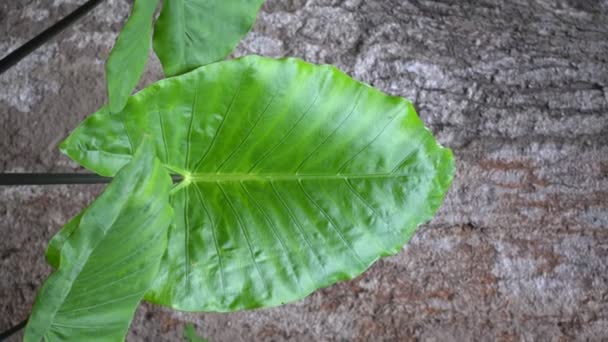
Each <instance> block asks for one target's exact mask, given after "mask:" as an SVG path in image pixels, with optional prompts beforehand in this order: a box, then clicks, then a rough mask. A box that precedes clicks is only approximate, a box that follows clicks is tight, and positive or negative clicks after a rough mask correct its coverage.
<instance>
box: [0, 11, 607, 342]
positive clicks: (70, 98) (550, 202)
mask: <svg viewBox="0 0 608 342" xmlns="http://www.w3.org/2000/svg"><path fill="white" fill-rule="evenodd" d="M82 2H83V1H82V0H81V1H77V0H53V1H43V0H27V1H16V0H9V1H2V2H0V56H4V55H6V54H7V53H8V52H9V51H10V50H11V49H13V48H15V47H16V46H18V45H19V44H21V43H23V42H24V41H26V40H27V39H29V38H31V37H32V36H34V35H35V34H36V33H38V32H40V31H41V30H42V29H44V28H45V27H47V26H48V25H50V24H51V23H53V22H55V21H56V20H58V18H60V17H61V16H63V15H65V14H66V13H68V12H69V11H71V10H73V9H74V8H76V7H77V6H78V5H79V4H80V3H82ZM128 11H129V2H128V1H123V0H108V1H106V2H104V3H103V4H102V5H101V6H99V7H98V9H96V10H95V11H94V13H92V14H91V15H90V16H88V17H87V18H85V19H84V20H82V21H80V22H79V23H78V24H77V25H75V26H73V27H72V28H70V29H68V30H67V31H65V32H64V33H63V34H62V35H61V36H60V37H59V39H56V40H54V41H53V42H51V43H49V44H47V45H45V46H44V47H42V48H41V49H39V50H38V51H37V52H36V53H34V54H33V55H31V56H30V57H29V58H27V59H25V60H23V61H22V62H21V63H20V64H19V65H17V66H16V67H14V68H13V69H11V70H10V71H9V72H7V73H5V74H4V75H1V76H0V114H1V115H0V150H1V151H2V154H1V155H0V171H2V172H15V171H35V172H44V171H54V172H59V171H73V170H78V166H77V165H75V164H74V163H72V162H70V161H68V159H67V158H65V157H63V156H61V155H60V153H59V152H58V151H57V149H56V145H57V143H58V142H59V141H60V139H62V138H63V137H64V136H66V134H67V133H68V132H69V131H70V129H72V128H73V127H75V126H76V124H77V123H78V122H79V121H81V120H82V119H83V118H84V117H85V116H86V115H87V114H89V113H91V112H93V111H94V110H95V109H96V108H98V107H99V106H100V105H101V104H102V103H103V102H104V101H105V90H104V89H105V88H104V87H105V85H104V75H103V61H104V60H105V58H106V57H107V54H108V51H109V49H110V48H111V46H112V42H113V39H114V38H115V36H116V33H117V32H118V30H119V29H120V27H121V23H122V22H123V20H124V19H125V17H126V15H127V14H128ZM249 53H256V54H263V55H269V56H285V55H291V56H296V57H301V58H304V59H306V60H308V61H311V62H316V63H332V64H336V65H337V66H338V67H340V68H341V69H343V70H344V71H346V72H347V73H349V74H351V75H352V76H354V77H355V78H357V79H360V80H362V81H364V82H367V83H369V84H372V85H374V86H376V87H379V88H380V89H382V90H384V91H386V92H388V93H391V94H396V95H401V96H404V97H408V98H410V99H412V100H413V101H414V103H415V104H416V106H417V108H418V111H419V114H420V116H421V118H422V119H423V121H425V123H426V124H427V125H428V126H429V127H430V128H431V130H432V131H433V132H434V133H435V134H436V136H437V137H438V139H439V140H440V141H441V142H442V143H443V144H445V145H447V146H449V147H451V148H452V149H453V150H454V152H455V155H456V158H457V165H458V172H457V174H456V178H455V181H454V185H453V187H452V189H451V190H450V192H449V194H448V196H447V199H446V201H445V204H444V206H443V207H442V209H441V210H440V211H439V213H438V215H437V216H436V217H435V219H433V220H432V221H431V222H430V223H429V224H426V225H424V226H422V227H421V228H420V229H419V231H418V232H417V234H416V235H415V237H414V239H413V240H412V241H411V243H410V244H409V245H407V246H406V247H405V248H404V249H403V251H402V252H401V253H400V254H398V255H396V256H394V257H390V258H386V259H384V260H382V261H380V262H378V263H376V264H375V265H374V266H373V267H371V269H370V270H369V271H368V272H366V273H365V274H364V275H362V276H360V277H359V278H357V279H355V280H352V281H350V282H345V283H340V284H337V285H335V286H333V287H331V288H328V289H324V290H320V291H318V292H316V293H315V294H313V295H311V296H310V297H308V298H307V299H305V300H302V301H300V302H297V303H293V304H289V305H286V306H284V307H280V308H274V309H266V310H256V311H248V312H239V313H233V314H190V313H180V312H172V311H170V310H166V309H162V308H159V307H153V306H151V305H142V306H141V307H140V309H139V310H138V313H137V315H136V317H135V320H134V323H133V325H132V329H131V331H130V333H129V336H128V340H129V341H180V340H182V339H181V335H182V330H183V326H184V324H185V323H187V322H191V323H194V324H195V325H196V326H197V329H198V330H199V331H200V332H201V334H202V335H204V336H207V337H209V338H210V340H211V341H249V340H260V341H285V340H301V341H310V340H312V341H321V340H327V341H338V340H354V341H357V340H360V341H367V340H386V341H397V340H399V341H401V340H403V341H408V340H436V341H450V340H455V341H464V340H486V341H495V340H498V341H515V340H526V341H528V340H529V341H532V340H539V341H544V340H547V341H549V340H550V341H569V340H587V341H600V340H606V339H607V338H608V1H605V0H604V1H601V0H598V1H576V0H512V1H498V0H496V1H492V0H476V1H473V0H471V1H456V0H454V1H447V0H445V1H438V0H435V1H431V0H366V1H363V0H267V1H266V4H265V5H264V8H263V11H262V12H261V14H260V16H259V20H258V23H257V24H256V26H255V28H254V30H253V31H252V32H251V33H250V34H249V35H248V36H247V37H246V39H245V40H244V41H243V42H242V44H241V45H240V47H239V48H238V50H237V51H236V53H235V55H243V54H249ZM160 75H161V72H160V68H159V65H158V62H157V60H155V59H153V60H152V62H151V63H149V68H148V71H147V73H146V76H145V78H144V81H142V84H147V83H149V82H151V81H153V80H155V79H158V78H159V77H160ZM100 190H101V188H100V187H87V186H53V187H44V188H43V187H13V188H1V189H0V217H2V221H1V222H0V231H1V232H2V236H3V237H2V239H0V330H4V329H6V328H8V327H9V326H11V325H13V324H16V323H17V322H19V321H20V320H22V319H23V318H25V317H26V316H27V314H28V311H29V309H30V307H31V304H32V302H33V300H34V295H35V291H36V289H37V288H38V287H39V285H40V283H41V281H42V280H43V279H44V278H45V277H46V276H47V275H48V273H49V272H50V268H49V267H48V266H46V264H45V262H44V259H43V252H44V247H45V244H46V242H47V241H48V239H49V238H50V237H51V236H52V234H53V233H54V232H55V231H57V230H58V229H59V228H60V226H61V225H62V224H63V223H64V222H66V220H67V219H68V218H69V217H71V216H72V215H74V214H75V213H77V212H78V211H79V210H80V208H83V207H85V206H86V204H87V203H88V202H90V201H91V200H92V199H93V198H94V196H95V195H96V194H97V193H98V192H99V191H100ZM15 340H18V338H17V337H16V338H15Z"/></svg>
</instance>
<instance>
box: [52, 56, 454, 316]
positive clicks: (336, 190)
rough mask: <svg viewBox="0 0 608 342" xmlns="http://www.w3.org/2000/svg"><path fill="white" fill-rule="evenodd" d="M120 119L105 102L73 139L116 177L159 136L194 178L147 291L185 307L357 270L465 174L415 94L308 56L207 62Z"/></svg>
mask: <svg viewBox="0 0 608 342" xmlns="http://www.w3.org/2000/svg"><path fill="white" fill-rule="evenodd" d="M122 116H123V117H124V120H125V125H123V122H122V121H121V120H120V119H119V118H117V117H116V116H113V115H109V114H108V110H107V108H102V109H101V110H100V111H99V112H97V113H95V114H94V115H92V116H91V117H89V118H88V119H87V120H86V121H84V122H83V123H82V124H81V125H80V126H79V127H78V128H77V129H76V130H75V131H74V132H73V133H72V135H71V136H70V137H69V138H68V139H67V140H66V141H65V142H64V143H63V144H62V146H61V148H62V150H63V151H64V153H66V154H68V155H69V156H70V157H71V158H73V159H74V160H76V161H78V162H79V163H81V164H82V165H84V166H85V167H88V168H90V169H92V170H94V171H96V172H99V173H100V174H102V175H107V176H111V175H113V174H114V172H115V171H116V170H118V169H120V167H121V166H122V165H123V164H124V163H126V162H128V160H130V151H131V147H130V145H129V141H130V140H131V141H133V142H135V143H137V142H138V141H139V140H140V139H141V137H142V136H143V135H144V134H149V135H151V136H153V137H155V138H156V140H155V142H156V153H157V156H158V157H159V159H161V160H162V162H163V163H164V164H165V166H166V167H167V168H169V169H171V170H173V171H177V172H180V173H181V174H183V175H184V178H185V180H184V182H183V183H182V184H181V188H180V190H178V191H175V192H174V194H173V195H172V197H171V203H172V205H173V207H174V209H175V213H176V214H175V220H174V222H173V225H172V227H171V228H170V231H169V246H168V250H167V254H166V256H165V258H164V259H163V263H162V265H161V271H160V272H159V279H158V282H157V283H156V286H155V288H154V289H153V290H151V291H150V292H149V293H147V294H146V299H148V300H150V301H152V302H154V303H160V304H163V305H167V306H170V307H173V308H177V309H181V310H190V311H196V310H202V311H209V310H211V311H231V310H238V309H244V308H255V307H266V306H275V305H280V304H283V303H286V302H289V301H293V300H296V299H299V298H302V297H304V296H306V295H307V294H309V293H311V292H312V291H314V290H315V289H317V288H320V287H325V286H328V285H330V284H333V283H335V282H336V281H339V280H345V279H350V278H353V277H355V276H357V275H359V274H360V273H362V272H363V271H364V270H365V269H367V267H369V266H370V265H371V264H372V263H373V262H374V261H375V260H377V259H378V258H379V257H380V256H385V255H390V254H394V253H397V252H398V251H399V250H400V248H401V246H402V245H403V244H404V243H405V242H407V241H408V240H409V239H410V237H411V236H412V234H413V233H414V230H415V229H416V227H417V226H418V225H419V224H421V223H423V222H425V221H427V220H429V219H430V218H431V217H432V215H433V213H434V212H435V211H436V210H437V208H438V207H439V206H440V204H441V201H442V199H443V197H444V195H445V193H446V191H447V189H448V187H449V184H450V182H451V180H452V176H453V172H454V163H453V158H452V153H451V151H450V150H448V149H445V148H443V147H441V146H440V145H439V144H438V143H437V142H436V141H435V140H434V139H433V137H432V135H431V133H430V132H429V131H428V130H427V129H426V128H425V127H424V126H423V124H422V122H421V121H420V119H419V118H418V116H417V115H416V112H415V111H414V108H413V106H412V105H411V103H410V102H408V101H406V100H404V99H402V98H398V97H391V96H388V95H385V94H383V93H381V92H380V91H378V90H376V89H374V88H371V87H369V86H367V85H364V84H362V83H359V82H356V81H354V80H353V79H351V78H350V77H348V76H347V75H345V74H343V73H342V72H340V71H339V70H337V69H336V68H334V67H331V66H316V65H312V64H308V63H305V62H302V61H300V60H297V59H282V60H273V59H269V58H262V57H255V56H251V57H246V58H242V59H237V60H232V61H227V62H220V63H216V64H212V65H208V66H206V67H203V68H200V69H197V70H195V71H193V72H191V73H188V74H185V75H182V76H179V77H176V78H171V79H167V80H163V81H160V82H158V83H156V84H154V85H152V86H150V87H148V88H147V89H145V90H143V91H141V92H140V93H138V94H136V95H135V96H134V97H132V98H131V99H130V100H129V102H128V105H127V106H126V108H125V110H124V112H123V113H122Z"/></svg>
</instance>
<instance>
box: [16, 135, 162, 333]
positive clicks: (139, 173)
mask: <svg viewBox="0 0 608 342" xmlns="http://www.w3.org/2000/svg"><path fill="white" fill-rule="evenodd" d="M171 184H172V182H171V179H170V177H169V174H168V173H167V172H166V171H165V170H164V169H163V168H162V166H161V164H160V162H159V161H158V159H157V158H156V157H155V156H154V152H153V148H152V147H151V145H149V144H147V146H142V147H141V148H139V149H138V151H137V152H136V153H135V157H134V158H133V159H132V161H131V162H130V163H129V164H127V166H125V167H124V168H123V169H122V170H121V171H120V172H118V174H117V175H116V178H114V180H113V181H112V183H111V184H110V185H109V186H108V187H107V189H106V190H105V191H104V192H103V194H102V195H101V196H99V198H98V199H97V200H95V201H94V202H93V203H92V204H91V206H89V207H88V208H87V209H85V210H84V211H83V212H82V213H81V214H79V215H78V216H77V217H76V218H75V219H73V220H72V221H70V223H68V225H67V226H66V228H64V230H63V231H62V232H65V231H67V233H65V234H64V235H63V236H62V238H61V239H58V240H55V241H56V242H55V244H54V246H55V248H52V249H51V250H52V252H51V253H50V255H49V261H51V262H52V263H55V266H56V267H57V269H56V270H55V271H54V272H53V274H51V276H50V277H49V278H48V279H47V280H46V281H45V283H44V285H43V286H42V288H41V289H40V291H39V293H38V296H37V298H36V301H35V303H34V307H33V310H32V315H31V316H30V319H29V321H28V324H27V327H26V331H25V338H24V339H25V341H28V342H30V341H31V342H34V341H35V342H38V341H40V340H41V339H42V338H44V339H45V340H46V341H122V340H124V336H125V334H126V332H127V329H128V327H129V324H130V322H131V319H132V316H133V313H134V311H135V309H136V307H137V305H138V303H139V302H140V300H141V299H142V297H143V296H144V293H145V292H146V291H147V290H148V289H149V288H150V286H151V284H152V282H153V281H154V280H155V277H156V275H157V272H158V268H159V264H160V260H161V257H162V255H163V253H164V251H165V250H166V244H167V227H168V226H169V224H170V223H171V220H172V216H173V214H172V213H173V210H172V209H171V207H170V205H169V190H170V188H171Z"/></svg>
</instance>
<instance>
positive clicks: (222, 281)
mask: <svg viewBox="0 0 608 342" xmlns="http://www.w3.org/2000/svg"><path fill="white" fill-rule="evenodd" d="M195 189H196V192H197V194H198V196H197V197H198V201H199V202H200V204H201V207H203V210H204V211H205V213H206V214H207V216H208V217H209V221H211V236H212V237H213V245H214V246H215V253H216V254H217V260H218V265H219V269H220V286H221V288H222V296H224V298H226V286H225V284H224V262H223V261H222V254H221V252H220V246H219V244H218V242H217V237H216V235H215V229H216V225H215V220H213V217H212V216H211V213H210V212H209V210H208V209H207V206H206V205H205V202H204V201H203V194H202V193H201V190H200V188H199V187H198V186H195Z"/></svg>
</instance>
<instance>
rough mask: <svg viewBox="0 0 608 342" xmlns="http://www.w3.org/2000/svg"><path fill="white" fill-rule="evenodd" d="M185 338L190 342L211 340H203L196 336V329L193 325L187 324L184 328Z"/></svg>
mask: <svg viewBox="0 0 608 342" xmlns="http://www.w3.org/2000/svg"><path fill="white" fill-rule="evenodd" d="M184 338H185V339H186V340H187V341H188V342H209V340H207V339H204V338H201V337H200V336H198V335H197V334H196V329H194V325H193V324H192V323H188V324H186V326H185V327H184Z"/></svg>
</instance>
